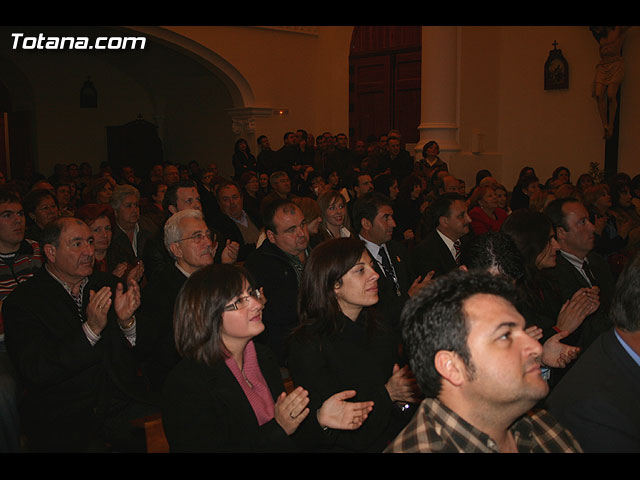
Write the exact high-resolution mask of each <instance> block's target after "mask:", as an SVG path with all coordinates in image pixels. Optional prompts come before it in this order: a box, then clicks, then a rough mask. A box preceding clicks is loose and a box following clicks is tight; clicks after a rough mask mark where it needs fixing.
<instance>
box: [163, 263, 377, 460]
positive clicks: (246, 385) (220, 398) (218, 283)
mask: <svg viewBox="0 0 640 480" xmlns="http://www.w3.org/2000/svg"><path fill="white" fill-rule="evenodd" d="M265 301H266V300H265V298H264V295H263V293H262V289H261V288H257V287H256V286H255V285H254V284H253V281H252V279H251V277H250V274H249V273H248V272H247V271H246V270H244V269H243V268H242V267H238V266H234V265H225V264H214V265H211V266H208V267H204V268H202V269H200V270H198V271H196V272H195V273H193V274H192V275H191V276H190V277H189V278H188V280H187V281H186V282H185V284H184V285H183V287H182V288H181V290H180V293H179V294H178V298H177V299H176V304H175V310H174V332H175V342H176V348H177V351H178V353H179V354H180V355H181V357H182V360H181V361H180V362H179V363H178V364H177V365H176V367H175V368H174V369H173V370H172V371H171V373H170V374H169V377H168V378H167V380H166V383H165V386H164V399H163V412H162V413H163V425H164V430H165V433H166V436H167V440H168V442H169V446H170V448H171V450H172V451H191V452H288V451H296V450H297V444H296V442H295V441H294V440H293V438H292V435H293V433H294V432H295V431H296V430H297V429H298V427H299V426H300V425H301V424H303V423H308V424H310V427H309V428H310V429H312V430H317V431H319V432H322V429H325V428H327V429H328V428H332V429H343V428H344V429H356V428H359V427H360V425H362V422H363V421H364V420H365V419H366V417H367V415H368V413H369V411H370V410H371V407H372V405H371V402H347V401H345V400H346V399H348V398H351V397H352V396H353V395H354V394H355V392H353V391H341V392H336V393H337V395H334V396H332V397H331V398H327V399H326V401H324V402H320V403H319V404H318V408H314V409H313V410H311V409H310V408H309V395H308V392H307V391H306V390H305V389H304V388H302V387H297V388H295V389H294V390H293V391H292V392H291V393H289V394H287V393H286V392H285V388H284V386H283V382H282V376H281V373H280V369H279V367H278V362H277V360H276V357H275V355H274V354H273V353H272V352H271V351H270V350H269V349H268V347H265V346H263V345H261V344H259V343H254V342H253V339H254V337H256V336H257V335H259V334H261V333H262V332H263V331H264V328H265V327H264V324H263V323H262V309H263V308H264V303H265Z"/></svg>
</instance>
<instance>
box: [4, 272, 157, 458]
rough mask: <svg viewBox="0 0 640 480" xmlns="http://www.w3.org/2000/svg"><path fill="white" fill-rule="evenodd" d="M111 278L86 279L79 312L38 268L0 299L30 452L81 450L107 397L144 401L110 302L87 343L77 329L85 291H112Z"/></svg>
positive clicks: (109, 403) (95, 276) (92, 434)
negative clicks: (95, 338)
mask: <svg viewBox="0 0 640 480" xmlns="http://www.w3.org/2000/svg"><path fill="white" fill-rule="evenodd" d="M116 280H117V279H116V277H114V276H113V275H110V274H103V273H100V272H97V273H94V274H93V275H91V276H90V277H89V283H88V284H87V285H86V287H85V288H84V309H83V312H82V315H80V314H79V313H78V310H77V307H76V304H75V302H74V301H73V299H72V298H71V296H70V295H69V294H68V293H67V292H66V291H65V289H64V288H63V287H62V285H60V283H58V282H57V280H55V279H54V278H53V277H52V276H51V275H50V274H49V273H48V271H47V270H46V269H45V268H43V269H41V270H40V271H39V272H38V273H36V274H35V275H34V276H33V277H32V278H31V279H30V280H29V281H27V282H25V283H22V284H20V285H18V287H17V288H16V289H15V290H14V291H13V293H12V294H11V295H9V296H8V297H7V298H6V300H5V301H4V305H3V309H2V310H3V317H4V322H5V342H6V346H7V350H8V352H9V356H10V358H11V360H12V362H13V365H14V366H15V368H16V370H17V372H18V378H19V381H20V382H21V384H22V385H23V386H24V388H25V393H24V397H23V398H22V401H21V420H22V427H23V429H24V431H25V433H26V435H27V437H28V438H29V445H30V448H32V449H34V450H41V449H42V450H44V451H82V450H84V449H85V448H86V446H87V443H88V441H89V439H91V438H95V436H96V432H97V431H98V428H99V426H100V423H101V418H102V417H103V416H107V413H106V410H107V409H108V408H109V407H110V406H112V405H113V404H114V403H117V402H124V403H130V402H145V403H150V402H151V400H150V398H149V396H148V395H147V394H146V392H145V385H144V383H143V382H142V379H141V378H140V377H138V376H137V370H136V361H135V356H134V352H133V348H132V347H131V346H130V344H129V343H128V341H127V340H126V339H125V337H124V335H123V333H122V330H121V329H120V327H119V326H118V324H117V319H116V317H115V312H114V310H113V308H111V309H110V312H109V320H108V323H107V326H106V327H105V329H104V330H103V331H102V333H101V338H100V340H99V341H98V342H97V343H96V344H95V345H94V346H91V344H90V343H89V341H88V340H87V338H86V335H85V333H84V331H83V329H82V323H83V322H84V321H86V305H87V303H88V298H89V291H90V290H94V291H97V290H98V289H100V288H101V287H102V286H104V285H109V286H111V287H112V290H114V292H115V281H116ZM114 294H115V293H114Z"/></svg>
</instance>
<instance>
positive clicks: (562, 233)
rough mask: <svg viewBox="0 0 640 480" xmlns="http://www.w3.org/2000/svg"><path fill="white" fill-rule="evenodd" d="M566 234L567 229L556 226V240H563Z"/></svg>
mask: <svg viewBox="0 0 640 480" xmlns="http://www.w3.org/2000/svg"><path fill="white" fill-rule="evenodd" d="M566 236H567V231H566V230H565V229H564V228H562V227H556V239H557V240H558V241H560V240H564V239H565V238H566Z"/></svg>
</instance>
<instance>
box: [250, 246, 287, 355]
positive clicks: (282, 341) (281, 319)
mask: <svg viewBox="0 0 640 480" xmlns="http://www.w3.org/2000/svg"><path fill="white" fill-rule="evenodd" d="M244 267H245V268H246V269H247V270H248V271H249V272H250V273H251V275H252V276H253V279H254V280H255V282H256V286H258V287H263V288H264V293H265V296H266V297H267V303H266V304H265V306H264V310H263V311H262V321H263V322H264V325H265V330H264V332H262V333H261V334H260V335H259V336H258V337H256V341H258V342H260V343H263V344H266V345H268V346H269V347H270V348H271V350H273V352H274V353H275V354H276V356H277V358H278V362H280V365H282V366H284V365H285V364H286V356H287V353H286V338H287V337H288V336H289V334H290V333H291V331H292V330H293V329H294V328H295V327H296V326H297V325H298V277H297V276H296V271H295V270H294V268H293V266H292V265H291V263H290V262H289V260H288V258H287V257H286V255H285V253H284V252H283V251H282V250H280V249H279V248H278V247H277V246H276V245H275V244H273V243H271V242H270V241H269V240H268V239H266V240H265V241H264V242H263V243H262V245H260V248H258V249H257V250H255V251H254V252H253V253H251V254H250V255H249V257H248V258H247V260H246V261H245V263H244Z"/></svg>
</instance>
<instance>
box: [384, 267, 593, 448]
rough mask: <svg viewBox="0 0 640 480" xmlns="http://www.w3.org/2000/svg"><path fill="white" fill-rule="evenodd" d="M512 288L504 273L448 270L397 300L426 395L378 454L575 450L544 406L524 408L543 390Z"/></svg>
mask: <svg viewBox="0 0 640 480" xmlns="http://www.w3.org/2000/svg"><path fill="white" fill-rule="evenodd" d="M515 294H516V292H515V287H514V286H513V285H512V283H511V282H510V281H509V280H506V279H503V278H501V277H497V276H492V275H490V274H487V273H475V272H474V273H472V272H462V271H456V272H453V273H450V274H448V275H446V276H443V277H440V278H439V279H437V280H435V281H434V282H433V283H432V284H431V285H429V286H427V287H425V288H424V289H422V291H421V292H420V293H419V294H417V295H416V296H414V297H413V298H412V299H411V300H410V301H409V302H408V303H407V305H406V306H405V309H404V311H403V313H402V336H403V340H404V346H405V349H406V350H407V353H408V356H409V362H410V365H411V368H412V370H413V372H414V374H415V376H416V379H417V381H418V383H419V385H420V388H421V389H422V391H423V393H424V394H425V397H426V398H425V400H424V401H423V402H422V404H421V405H420V408H419V409H418V411H417V412H416V414H415V416H414V417H413V419H412V420H411V422H410V423H409V424H408V425H407V427H406V428H405V429H404V430H403V431H402V432H400V434H399V435H398V437H396V439H395V440H394V441H393V442H392V443H391V444H390V445H389V446H388V447H387V449H386V450H385V451H386V452H392V453H396V452H397V453H399V452H403V453H408V452H413V453H415V452H460V453H462V452H464V453H480V452H518V453H527V452H531V453H536V452H554V453H560V452H582V449H581V447H580V445H579V444H578V443H577V441H576V440H575V439H574V437H573V435H572V434H571V433H570V432H569V431H568V430H566V429H565V428H564V427H562V426H561V425H560V424H559V423H558V422H557V421H556V420H555V419H554V418H553V417H551V415H550V414H549V413H547V412H546V411H544V410H537V411H535V412H533V411H532V410H531V409H532V408H533V407H534V406H535V405H536V404H537V403H538V401H539V400H541V399H543V398H544V397H545V396H546V395H547V393H548V391H549V387H548V385H547V383H546V382H545V380H544V379H543V378H542V376H541V374H540V356H541V354H542V346H541V345H540V344H539V343H538V341H537V340H535V339H534V338H532V337H530V336H529V335H528V334H527V333H526V332H525V331H524V327H525V321H524V318H523V317H522V316H521V315H520V314H519V313H518V311H517V310H516V309H515V307H514V303H515Z"/></svg>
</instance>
